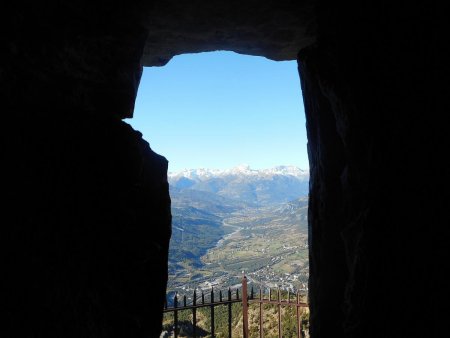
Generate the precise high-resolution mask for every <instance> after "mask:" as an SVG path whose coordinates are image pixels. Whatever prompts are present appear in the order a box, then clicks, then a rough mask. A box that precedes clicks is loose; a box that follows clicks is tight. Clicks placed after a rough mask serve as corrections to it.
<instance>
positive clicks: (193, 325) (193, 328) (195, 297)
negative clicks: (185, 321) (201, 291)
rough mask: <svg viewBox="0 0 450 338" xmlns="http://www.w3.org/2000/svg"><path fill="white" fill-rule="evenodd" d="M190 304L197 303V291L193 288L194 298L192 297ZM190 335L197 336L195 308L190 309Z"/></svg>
mask: <svg viewBox="0 0 450 338" xmlns="http://www.w3.org/2000/svg"><path fill="white" fill-rule="evenodd" d="M192 305H194V306H196V305H197V291H196V290H194V298H193V299H192ZM192 336H193V337H194V338H196V337H197V309H196V308H195V307H194V308H193V309H192Z"/></svg>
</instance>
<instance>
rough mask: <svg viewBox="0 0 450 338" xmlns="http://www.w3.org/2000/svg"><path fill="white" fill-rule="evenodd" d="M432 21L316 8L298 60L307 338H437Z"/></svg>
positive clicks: (424, 8) (391, 10) (361, 9)
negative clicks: (313, 35) (311, 37)
mask: <svg viewBox="0 0 450 338" xmlns="http://www.w3.org/2000/svg"><path fill="white" fill-rule="evenodd" d="M433 13H434V12H433V9H432V8H431V6H430V7H429V6H428V5H426V4H421V5H411V6H408V7H407V8H405V7H401V6H398V7H396V6H395V5H388V4H385V3H382V2H379V3H371V4H368V3H361V4H359V5H357V4H352V5H344V4H342V3H333V2H328V1H319V2H318V7H317V17H318V42H317V44H316V45H315V46H313V47H309V48H305V49H303V50H302V51H301V52H300V54H299V71H300V75H301V80H302V88H303V95H304V101H305V110H306V116H307V130H308V151H309V156H310V168H311V181H310V204H309V208H310V209H309V217H310V218H309V226H310V229H309V230H310V233H309V234H310V269H311V270H310V271H311V275H310V305H311V325H312V327H311V336H312V337H315V338H318V337H332V336H333V337H411V336H414V337H416V336H421V337H434V336H438V335H437V332H438V330H437V327H438V324H437V320H436V318H437V316H436V314H437V312H436V310H435V305H434V303H435V301H436V299H437V294H438V291H437V289H438V288H437V281H438V278H437V276H436V270H434V269H435V267H434V266H433V265H434V264H437V262H438V261H439V256H440V254H439V252H440V250H442V248H443V247H442V243H441V244H438V243H439V241H438V240H437V236H436V231H437V232H439V231H440V230H439V229H443V224H441V223H439V222H440V216H442V214H443V208H442V200H441V198H442V197H440V196H442V194H443V193H444V192H439V191H437V190H438V189H437V186H438V185H439V184H438V181H439V178H438V177H439V176H440V175H439V174H438V172H439V169H438V166H437V159H438V157H439V151H438V149H437V147H438V144H439V142H438V141H437V138H438V137H440V136H438V135H442V134H441V133H440V132H439V127H438V125H436V124H434V123H432V122H431V121H429V120H428V118H431V119H434V118H438V114H437V112H436V110H435V105H434V103H433V100H434V99H433V97H435V95H434V94H433V93H434V92H433V91H432V90H431V88H430V87H428V86H429V85H430V79H431V78H432V77H433V71H434V69H433V66H434V65H433V48H434V45H433V33H432V32H431V31H430V26H429V24H430V23H431V22H432V14H433ZM425 116H427V118H425ZM430 122H431V123H430ZM422 156H423V157H422ZM424 158H426V160H425V162H424V161H423V160H424ZM435 236H436V237H435ZM441 262H442V261H441Z"/></svg>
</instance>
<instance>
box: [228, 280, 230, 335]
mask: <svg viewBox="0 0 450 338" xmlns="http://www.w3.org/2000/svg"><path fill="white" fill-rule="evenodd" d="M228 338H231V289H230V288H228Z"/></svg>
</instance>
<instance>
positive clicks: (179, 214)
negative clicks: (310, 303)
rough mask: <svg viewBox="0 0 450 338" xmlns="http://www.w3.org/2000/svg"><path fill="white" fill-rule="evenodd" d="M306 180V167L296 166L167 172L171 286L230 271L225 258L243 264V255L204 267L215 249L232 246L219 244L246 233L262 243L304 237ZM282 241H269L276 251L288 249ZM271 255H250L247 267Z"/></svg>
mask: <svg viewBox="0 0 450 338" xmlns="http://www.w3.org/2000/svg"><path fill="white" fill-rule="evenodd" d="M308 184H309V173H308V171H305V170H301V169H299V168H297V167H294V166H278V167H275V168H272V169H263V170H254V169H251V168H250V167H249V166H246V165H241V166H238V167H235V168H232V169H228V170H211V169H192V170H184V171H181V172H178V173H169V185H170V196H171V201H172V239H171V243H170V249H169V250H170V251H169V272H170V275H171V278H170V280H169V282H170V283H169V284H170V285H171V288H172V287H175V285H181V284H183V283H185V282H186V280H187V279H188V280H197V282H199V281H200V280H202V278H207V276H209V275H210V274H211V273H212V274H215V273H218V271H222V272H221V273H224V272H223V271H224V270H223V269H224V267H227V268H226V269H225V270H226V271H229V273H232V271H231V270H233V269H232V268H228V265H227V262H228V263H229V266H230V267H232V266H234V265H236V264H237V265H239V264H240V263H239V258H236V257H234V258H233V259H232V256H230V257H229V259H228V260H225V261H221V262H220V264H219V265H220V266H221V267H220V268H219V265H218V263H217V262H215V261H214V260H210V263H209V265H208V268H207V269H206V270H204V269H203V268H204V267H205V266H204V261H205V259H207V258H206V257H208V253H211V252H212V251H211V250H213V249H214V248H215V249H214V252H216V253H217V252H220V251H223V252H227V250H228V247H229V245H228V244H227V245H224V246H221V247H220V248H218V247H217V245H218V243H224V241H225V243H231V245H234V244H233V243H234V241H238V242H236V243H243V242H242V240H240V239H239V238H244V237H245V238H247V237H248V238H252V239H248V238H247V239H246V243H247V245H250V246H252V245H255V246H258V247H259V246H260V245H261V243H259V240H257V239H258V238H259V236H264V238H266V240H270V241H272V240H273V241H275V242H280V241H281V242H283V243H282V244H286V243H288V242H290V241H291V240H292V239H293V238H294V239H295V238H297V239H301V238H303V237H302V236H303V235H302V234H307V219H306V218H307V205H308V199H307V195H308ZM230 236H232V237H230ZM242 236H244V237H242ZM255 236H256V237H255ZM282 244H280V245H279V246H273V245H271V246H270V247H271V248H272V249H271V251H272V254H279V250H284V249H282V247H283V245H282ZM238 245H239V244H238ZM273 248H276V249H273ZM279 248H281V249H279ZM233 250H234V249H233ZM302 257H303V256H302ZM297 258H298V257H297ZM271 259H272V258H271V256H270V253H269V256H268V255H267V253H265V254H264V255H262V257H259V256H255V257H252V258H251V259H247V261H246V262H247V263H246V264H247V267H248V266H258V264H260V263H261V262H263V261H264V265H265V266H266V265H268V264H269V263H268V262H266V260H269V261H270V260H271ZM302 259H303V258H302ZM300 261H302V260H300ZM272 263H273V262H272ZM272 263H270V264H272ZM297 263H298V259H297ZM230 269H231V270H230ZM187 276H190V277H187ZM186 278H187V279H186ZM199 278H200V279H199Z"/></svg>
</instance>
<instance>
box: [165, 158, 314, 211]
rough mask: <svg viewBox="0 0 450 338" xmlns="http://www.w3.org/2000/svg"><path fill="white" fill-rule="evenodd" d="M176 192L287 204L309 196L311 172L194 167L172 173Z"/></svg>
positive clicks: (256, 202) (280, 167)
mask: <svg viewBox="0 0 450 338" xmlns="http://www.w3.org/2000/svg"><path fill="white" fill-rule="evenodd" d="M169 184H170V185H171V187H172V192H173V194H175V193H176V192H181V191H183V190H186V189H188V190H199V191H207V192H210V193H214V194H217V195H218V196H222V197H226V198H231V199H233V200H240V201H243V202H246V203H250V204H255V205H268V204H274V203H283V202H288V201H291V200H294V199H296V198H299V197H302V196H306V195H307V194H308V186H309V172H308V171H307V170H302V169H300V168H298V167H295V166H278V167H274V168H271V169H261V170H256V169H251V168H250V167H249V166H248V165H240V166H237V167H234V168H232V169H227V170H217V169H190V170H183V171H181V172H177V173H169Z"/></svg>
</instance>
